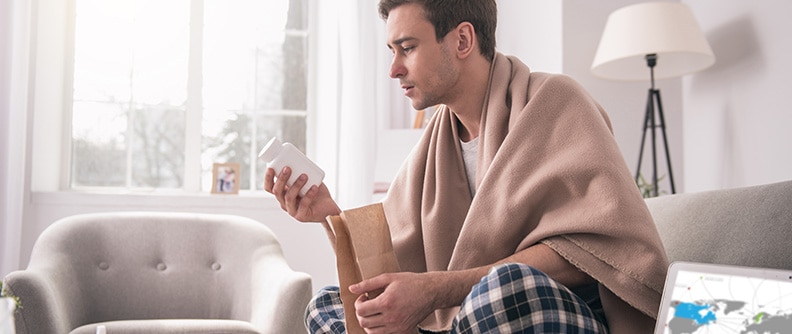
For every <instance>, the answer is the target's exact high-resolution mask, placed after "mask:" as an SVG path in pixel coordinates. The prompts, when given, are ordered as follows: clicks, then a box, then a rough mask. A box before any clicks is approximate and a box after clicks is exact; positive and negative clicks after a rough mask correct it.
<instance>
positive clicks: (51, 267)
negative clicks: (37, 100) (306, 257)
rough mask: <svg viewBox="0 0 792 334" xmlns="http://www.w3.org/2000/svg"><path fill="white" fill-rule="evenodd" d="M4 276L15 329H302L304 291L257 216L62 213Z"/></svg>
mask: <svg viewBox="0 0 792 334" xmlns="http://www.w3.org/2000/svg"><path fill="white" fill-rule="evenodd" d="M4 282H5V284H4V287H5V288H6V289H7V290H8V292H9V293H11V294H13V295H15V296H18V297H20V299H21V301H22V308H21V310H18V312H17V313H16V314H15V322H16V332H17V334H25V333H31V334H48V333H52V334H64V333H71V334H79V333H96V332H97V328H98V327H99V326H104V328H105V330H106V332H107V333H113V334H119V333H303V332H305V327H304V325H303V314H304V311H305V306H306V305H307V303H308V300H309V299H310V297H311V294H312V291H311V290H312V288H311V279H310V277H309V276H308V275H307V274H305V273H301V272H295V271H293V270H292V269H291V268H290V267H289V265H288V264H287V263H286V260H285V259H284V257H283V254H282V251H281V246H280V244H279V242H278V240H277V239H276V237H275V235H274V234H273V233H272V231H271V230H270V229H269V228H267V227H266V226H265V225H264V224H262V223H260V222H257V221H254V220H251V219H248V218H244V217H238V216H231V215H210V214H193V213H156V212H120V213H98V214H84V215H77V216H71V217H67V218H63V219H61V220H58V221H57V222H55V223H53V224H52V225H50V226H49V227H48V228H47V229H45V230H44V231H43V232H42V233H41V235H40V236H39V238H38V239H37V240H36V243H35V245H34V247H33V251H32V254H31V257H30V263H29V265H28V267H27V268H26V269H24V270H20V271H16V272H12V273H10V274H9V275H7V276H6V277H5V280H4Z"/></svg>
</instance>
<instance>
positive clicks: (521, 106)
mask: <svg viewBox="0 0 792 334" xmlns="http://www.w3.org/2000/svg"><path fill="white" fill-rule="evenodd" d="M484 105H485V107H484V109H483V113H482V116H481V122H482V123H481V128H480V134H479V138H480V139H479V157H478V165H477V168H478V170H477V174H476V186H477V193H476V196H475V198H472V197H471V194H470V191H469V189H468V185H467V177H466V176H465V167H464V164H463V162H462V155H461V148H460V142H459V135H458V129H457V126H458V125H457V120H456V118H455V116H454V114H453V113H451V112H450V111H449V110H447V108H441V109H440V110H439V111H437V112H436V113H435V115H434V116H433V118H432V119H431V121H430V123H429V125H428V128H427V131H426V133H425V134H424V135H423V137H422V139H421V140H420V142H419V143H418V144H417V145H416V147H415V148H414V149H413V151H412V153H411V155H410V157H409V158H408V159H407V161H406V162H405V164H404V165H403V166H402V167H401V169H400V171H399V173H398V175H397V176H396V179H395V180H394V182H393V184H392V186H391V188H390V190H389V192H388V195H387V197H386V198H385V200H384V208H385V212H386V215H387V219H388V222H389V224H390V229H391V235H392V237H393V246H394V250H395V252H396V256H397V258H398V260H399V264H400V266H401V268H402V270H404V271H412V272H426V271H442V270H456V269H466V268H472V267H477V266H482V265H488V264H491V263H494V262H496V261H498V260H501V259H503V258H505V257H508V256H510V255H512V254H514V253H516V252H518V251H520V250H522V249H525V248H527V247H529V246H531V245H534V244H537V243H539V242H542V243H545V244H546V245H548V246H550V247H551V248H552V249H554V250H555V251H556V252H558V253H559V254H561V255H562V256H563V257H564V258H566V259H567V260H568V261H569V262H570V263H572V264H574V265H575V266H577V267H578V268H580V269H581V270H582V271H584V272H586V273H588V274H589V275H590V276H592V277H593V278H594V279H596V280H597V281H599V282H600V295H601V298H602V300H603V307H604V309H605V313H606V316H607V318H608V322H609V325H610V328H611V332H612V333H615V334H620V333H639V332H640V333H648V332H651V326H652V325H653V321H654V320H653V319H652V318H655V317H656V315H657V311H658V306H659V304H660V292H661V291H662V285H663V279H664V277H665V271H666V268H667V262H668V260H667V259H666V256H665V252H664V250H663V247H662V244H661V242H660V238H659V236H658V233H657V230H656V229H655V227H654V224H653V222H652V218H651V216H650V215H649V211H648V210H647V208H646V206H645V204H644V202H643V199H642V198H641V196H640V194H639V192H638V188H637V187H636V186H635V183H634V182H633V179H632V177H631V176H630V172H629V170H628V168H627V166H626V163H625V161H624V158H623V157H622V155H621V153H620V151H619V148H618V147H617V145H616V142H615V140H614V138H613V134H612V130H611V124H610V120H609V119H608V117H607V115H606V114H605V112H604V111H603V109H602V108H601V107H600V106H599V104H597V103H596V102H595V101H594V100H593V99H592V98H591V97H590V96H589V95H588V94H587V93H585V92H584V90H583V89H582V88H581V87H580V86H579V85H578V84H577V83H576V82H574V81H573V80H572V79H570V78H568V77H565V76H562V75H551V74H545V73H531V72H530V70H529V69H528V67H527V66H525V65H524V64H523V63H521V62H520V61H519V60H518V59H516V58H513V57H507V56H504V55H502V54H500V53H498V54H497V55H496V56H495V60H494V61H493V65H492V69H491V74H490V83H489V95H488V98H487V100H486V101H485V104H484ZM624 302H626V303H624ZM628 304H629V305H628ZM630 306H631V307H630ZM636 309H637V310H638V311H640V312H637V311H636ZM456 312H457V310H456V309H447V310H439V311H437V312H435V314H434V315H432V316H430V317H429V318H427V319H426V320H425V321H424V322H423V323H422V325H421V326H422V328H425V329H429V330H435V331H439V330H447V329H448V328H450V324H451V320H452V319H453V316H454V315H455V314H456Z"/></svg>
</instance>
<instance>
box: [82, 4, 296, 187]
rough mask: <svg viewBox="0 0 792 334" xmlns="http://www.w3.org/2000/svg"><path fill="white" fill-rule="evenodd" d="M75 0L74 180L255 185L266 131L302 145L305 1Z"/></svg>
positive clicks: (106, 183)
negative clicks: (218, 180)
mask: <svg viewBox="0 0 792 334" xmlns="http://www.w3.org/2000/svg"><path fill="white" fill-rule="evenodd" d="M74 1H75V20H74V22H75V29H74V66H73V86H72V87H71V88H72V92H71V93H69V94H67V96H70V97H71V115H72V122H71V124H72V131H71V178H70V185H71V187H73V188H80V187H122V188H132V189H136V188H172V189H173V188H176V189H179V188H182V189H189V188H195V189H198V188H200V189H202V190H203V191H208V190H209V189H210V188H211V181H212V165H213V163H216V162H219V163H239V164H240V165H241V172H242V173H241V174H242V175H241V180H240V189H243V190H256V189H262V188H263V181H262V180H261V176H262V175H263V174H264V168H265V166H264V165H263V162H261V161H260V160H258V159H257V154H258V150H259V149H261V147H263V146H264V144H266V142H267V141H268V140H269V139H270V138H272V137H273V136H277V137H279V138H280V139H281V140H283V141H289V142H291V143H293V144H294V145H296V146H297V147H299V148H300V149H302V150H303V151H305V145H306V116H307V102H306V101H307V68H308V66H307V59H308V53H307V51H308V50H307V48H308V41H307V39H308V33H307V31H308V26H307V17H308V15H307V4H308V0H277V1H276V0H267V1H260V0H192V1H190V0H168V1H153V0H123V1H122V0H114V1H106V0H74ZM197 166H200V172H196V173H194V174H191V170H196V171H197V170H198V167H197ZM199 174H200V177H198V175H199ZM191 175H194V176H195V177H191ZM191 184H193V185H194V186H192V187H191ZM199 184H200V185H199Z"/></svg>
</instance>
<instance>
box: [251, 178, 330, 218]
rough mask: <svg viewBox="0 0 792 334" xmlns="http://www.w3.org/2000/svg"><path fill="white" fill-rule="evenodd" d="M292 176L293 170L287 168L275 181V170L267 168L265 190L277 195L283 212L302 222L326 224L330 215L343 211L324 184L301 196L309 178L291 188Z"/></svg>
mask: <svg viewBox="0 0 792 334" xmlns="http://www.w3.org/2000/svg"><path fill="white" fill-rule="evenodd" d="M290 175H291V168H289V167H285V168H283V170H282V171H281V172H280V174H279V175H278V177H277V181H276V180H275V170H274V169H272V168H267V172H266V173H265V175H264V190H266V191H267V192H269V193H271V194H273V195H275V198H276V199H277V200H278V202H279V203H280V206H281V208H282V209H283V211H286V212H288V213H289V215H290V216H292V217H294V219H297V220H299V221H301V222H324V221H325V218H326V217H327V216H330V215H338V214H340V213H341V209H340V208H339V207H338V204H336V202H335V201H334V200H333V198H332V197H331V196H330V190H328V189H327V186H326V185H325V184H324V182H322V184H320V185H319V186H312V187H311V189H309V190H308V192H307V193H306V194H305V196H302V197H301V196H300V189H301V188H302V187H303V185H305V183H306V182H308V177H307V176H306V175H305V174H303V175H300V176H299V177H298V178H297V181H294V184H293V185H292V186H291V187H289V186H287V185H286V180H288V179H289V176H290Z"/></svg>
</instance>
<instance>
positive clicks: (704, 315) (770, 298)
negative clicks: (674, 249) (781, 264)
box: [655, 262, 792, 334]
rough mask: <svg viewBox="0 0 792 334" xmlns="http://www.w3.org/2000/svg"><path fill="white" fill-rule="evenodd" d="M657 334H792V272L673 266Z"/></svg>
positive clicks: (661, 306)
mask: <svg viewBox="0 0 792 334" xmlns="http://www.w3.org/2000/svg"><path fill="white" fill-rule="evenodd" d="M655 333H656V334H661V333H663V334H666V333H668V334H677V333H679V334H681V333H690V334H704V333H757V334H759V333H792V270H790V271H786V270H770V269H761V268H746V267H735V266H723V265H711V264H701V263H690V262H674V263H673V264H672V265H671V266H670V267H669V271H668V277H667V278H666V284H665V288H664V290H663V298H662V301H661V304H660V312H659V314H658V322H657V326H656V327H655Z"/></svg>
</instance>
